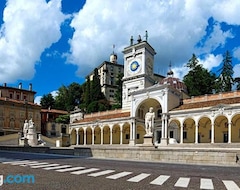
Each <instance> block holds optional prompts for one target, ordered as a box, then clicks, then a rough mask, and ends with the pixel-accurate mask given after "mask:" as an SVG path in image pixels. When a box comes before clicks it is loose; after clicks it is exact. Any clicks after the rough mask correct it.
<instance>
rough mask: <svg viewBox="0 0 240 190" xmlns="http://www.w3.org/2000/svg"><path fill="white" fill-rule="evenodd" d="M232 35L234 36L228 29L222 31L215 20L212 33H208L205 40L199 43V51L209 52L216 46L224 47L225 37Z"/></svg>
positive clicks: (231, 36)
mask: <svg viewBox="0 0 240 190" xmlns="http://www.w3.org/2000/svg"><path fill="white" fill-rule="evenodd" d="M233 37H234V36H233V34H232V33H231V31H230V30H227V31H226V32H224V31H223V30H222V29H221V25H220V23H218V22H216V23H215V24H214V25H213V31H212V33H211V34H209V36H208V37H207V39H206V40H205V42H204V43H203V44H201V46H202V48H201V49H200V52H201V53H209V52H211V51H214V50H215V49H216V48H218V47H224V45H225V44H226V41H227V39H228V38H233Z"/></svg>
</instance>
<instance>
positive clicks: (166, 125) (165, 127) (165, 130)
mask: <svg viewBox="0 0 240 190" xmlns="http://www.w3.org/2000/svg"><path fill="white" fill-rule="evenodd" d="M164 132H165V135H164V136H165V138H168V117H167V116H166V117H165V126H164Z"/></svg>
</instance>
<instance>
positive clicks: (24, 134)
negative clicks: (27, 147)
mask: <svg viewBox="0 0 240 190" xmlns="http://www.w3.org/2000/svg"><path fill="white" fill-rule="evenodd" d="M27 133H28V121H27V120H25V123H24V125H23V138H24V139H25V138H27Z"/></svg>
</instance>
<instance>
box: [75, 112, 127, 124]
mask: <svg viewBox="0 0 240 190" xmlns="http://www.w3.org/2000/svg"><path fill="white" fill-rule="evenodd" d="M123 117H130V112H122V113H113V114H108V115H100V116H94V117H88V118H84V119H82V120H79V121H75V122H74V123H83V122H91V121H96V120H104V119H115V118H123Z"/></svg>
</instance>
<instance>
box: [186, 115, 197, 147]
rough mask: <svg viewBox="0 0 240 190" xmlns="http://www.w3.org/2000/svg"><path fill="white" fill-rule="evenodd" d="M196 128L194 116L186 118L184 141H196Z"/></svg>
mask: <svg viewBox="0 0 240 190" xmlns="http://www.w3.org/2000/svg"><path fill="white" fill-rule="evenodd" d="M195 129H196V124H195V121H194V119H193V118H186V119H185V120H184V122H183V142H184V143H194V142H195Z"/></svg>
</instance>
